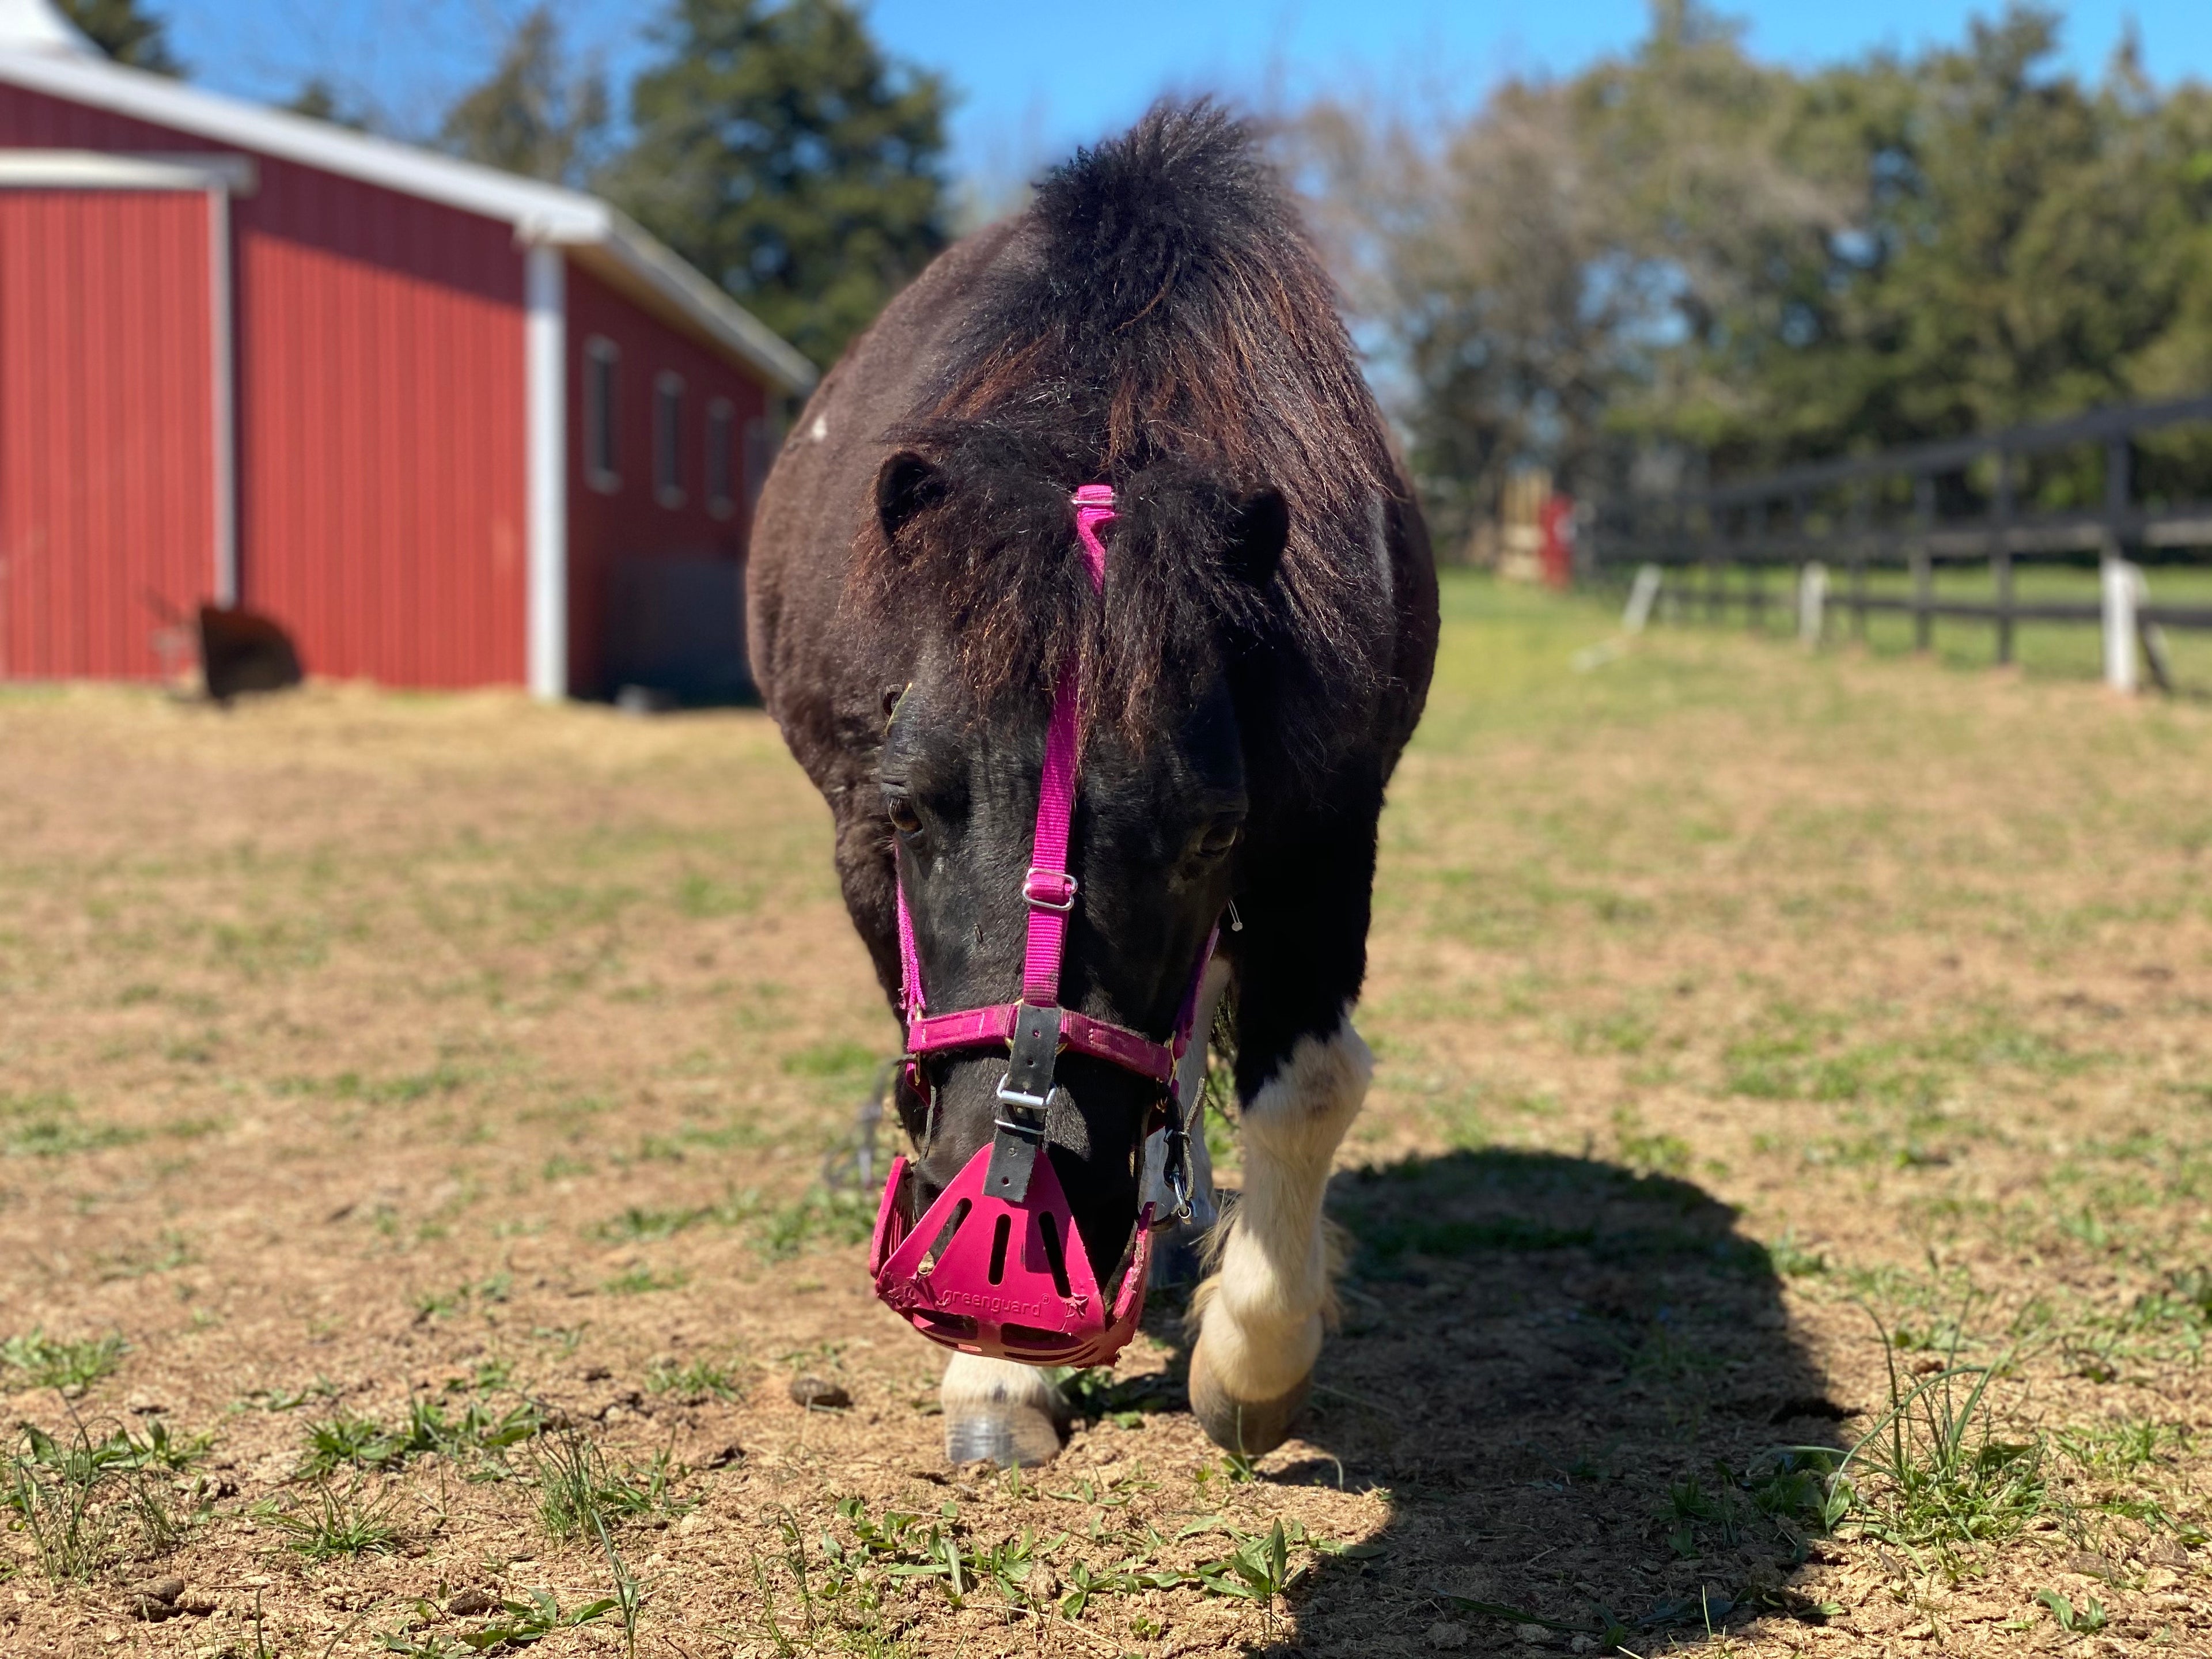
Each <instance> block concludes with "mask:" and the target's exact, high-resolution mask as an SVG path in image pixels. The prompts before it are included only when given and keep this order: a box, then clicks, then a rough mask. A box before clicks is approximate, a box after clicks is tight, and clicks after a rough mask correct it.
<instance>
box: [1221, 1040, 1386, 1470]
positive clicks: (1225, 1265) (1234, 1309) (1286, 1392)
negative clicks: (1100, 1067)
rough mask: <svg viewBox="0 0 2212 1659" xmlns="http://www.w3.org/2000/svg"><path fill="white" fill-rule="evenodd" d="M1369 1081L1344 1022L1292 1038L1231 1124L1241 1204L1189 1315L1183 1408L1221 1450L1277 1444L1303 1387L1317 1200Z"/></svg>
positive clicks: (1331, 1295) (1330, 1292)
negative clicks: (1240, 1163)
mask: <svg viewBox="0 0 2212 1659" xmlns="http://www.w3.org/2000/svg"><path fill="white" fill-rule="evenodd" d="M1373 1070H1374V1058H1373V1056H1372V1055H1370V1054H1369V1053H1368V1051H1367V1045H1366V1044H1365V1043H1364V1042H1361V1041H1360V1038H1359V1033H1358V1032H1357V1031H1355V1030H1352V1021H1351V1018H1349V1016H1347V1017H1346V1018H1345V1020H1344V1021H1343V1023H1342V1024H1340V1025H1339V1026H1338V1027H1337V1029H1336V1030H1335V1032H1334V1035H1333V1036H1328V1037H1326V1038H1320V1037H1311V1036H1308V1037H1302V1038H1300V1039H1299V1040H1298V1042H1297V1045H1296V1046H1295V1047H1293V1048H1291V1054H1290V1057H1289V1059H1287V1060H1285V1062H1284V1063H1283V1065H1282V1066H1280V1068H1279V1069H1278V1070H1277V1072H1276V1073H1275V1074H1274V1075H1273V1077H1271V1078H1270V1079H1268V1080H1267V1082H1266V1083H1265V1084H1264V1085H1262V1086H1261V1089H1260V1091H1259V1093H1258V1094H1257V1095H1255V1097H1253V1098H1252V1100H1251V1101H1250V1102H1249V1103H1247V1104H1246V1105H1245V1107H1244V1109H1243V1112H1242V1113H1241V1114H1240V1115H1241V1118H1242V1121H1243V1159H1244V1190H1243V1197H1242V1198H1241V1199H1240V1200H1239V1201H1238V1202H1237V1205H1236V1206H1235V1207H1234V1208H1233V1209H1231V1211H1230V1212H1229V1213H1228V1216H1227V1218H1225V1220H1224V1221H1223V1222H1222V1223H1221V1224H1220V1225H1221V1226H1222V1227H1223V1228H1224V1229H1225V1235H1224V1236H1223V1237H1222V1238H1221V1239H1220V1241H1219V1248H1218V1252H1217V1253H1216V1260H1217V1261H1218V1266H1217V1267H1216V1268H1215V1269H1214V1271H1213V1273H1212V1275H1211V1276H1210V1277H1208V1278H1207V1279H1206V1281H1205V1282H1204V1283H1203V1284H1201V1285H1200V1286H1199V1287H1198V1293H1197V1295H1196V1297H1194V1299H1193V1302H1192V1304H1191V1307H1192V1319H1193V1322H1194V1325H1195V1327H1196V1328H1197V1331H1198V1340H1197V1343H1196V1345H1195V1346H1194V1347H1193V1348H1192V1350H1191V1356H1190V1407H1191V1410H1192V1412H1193V1413H1194V1414H1195V1415H1196V1417H1197V1418H1198V1421H1199V1425H1200V1427H1202V1428H1203V1429H1205V1431H1206V1433H1207V1434H1208V1435H1209V1436H1211V1437H1212V1439H1213V1442H1214V1443H1215V1444H1216V1445H1218V1446H1221V1447H1223V1448H1225V1449H1227V1450H1230V1451H1233V1452H1241V1453H1243V1455H1246V1456H1250V1457H1256V1456H1258V1455H1260V1454H1261V1453H1262V1452H1267V1451H1272V1450H1273V1449H1275V1448H1276V1447H1277V1446H1279V1445H1280V1444H1282V1443H1283V1442H1284V1440H1285V1439H1286V1438H1287V1437H1289V1434H1290V1431H1291V1419H1293V1418H1295V1417H1296V1416H1297V1413H1298V1409H1299V1407H1302V1406H1304V1404H1305V1401H1306V1395H1307V1392H1308V1391H1309V1389H1311V1387H1312V1385H1313V1368H1314V1360H1315V1359H1316V1357H1317V1356H1318V1355H1319V1354H1320V1352H1321V1339H1322V1326H1323V1324H1324V1323H1325V1322H1328V1321H1329V1320H1331V1319H1333V1318H1334V1316H1335V1312H1336V1307H1335V1291H1334V1285H1333V1284H1332V1282H1331V1279H1332V1275H1333V1273H1334V1266H1335V1264H1334V1261H1332V1260H1331V1252H1330V1249H1329V1246H1328V1239H1327V1237H1325V1236H1324V1234H1323V1231H1322V1213H1321V1204H1322V1189H1323V1188H1325V1187H1326V1186H1327V1185H1328V1174H1329V1168H1330V1165H1331V1164H1333V1163H1334V1160H1335V1157H1336V1149H1337V1146H1338V1144H1339V1143H1340V1141H1342V1140H1343V1139H1344V1133H1345V1131H1346V1129H1348V1128H1349V1127H1351V1125H1352V1119H1353V1118H1354V1117H1355V1116H1357V1115H1358V1111H1359V1106H1360V1103H1361V1102H1362V1101H1363V1100H1364V1099H1365V1098H1366V1096H1367V1080H1368V1078H1369V1076H1370V1073H1372V1072H1373Z"/></svg>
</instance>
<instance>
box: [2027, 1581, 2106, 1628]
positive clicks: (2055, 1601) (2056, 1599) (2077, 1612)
mask: <svg viewBox="0 0 2212 1659" xmlns="http://www.w3.org/2000/svg"><path fill="white" fill-rule="evenodd" d="M2035 1599H2036V1600H2037V1601H2040V1602H2042V1603H2043V1605H2044V1606H2045V1607H2048V1608H2050V1609H2051V1617H2052V1618H2053V1619H2055V1620H2057V1621H2058V1628H2059V1629H2061V1630H2063V1631H2064V1632H2066V1633H2067V1634H2068V1635H2069V1636H2093V1635H2095V1634H2096V1633H2097V1632H2099V1631H2100V1630H2102V1629H2104V1627H2105V1626H2106V1625H2107V1624H2108V1623H2110V1622H2111V1620H2110V1618H2109V1616H2108V1615H2107V1614H2106V1612H2105V1604H2104V1603H2103V1602H2101V1601H2098V1600H2097V1599H2096V1597H2094V1596H2091V1597H2089V1598H2088V1599H2087V1600H2086V1601H2083V1602H2082V1603H2081V1606H2080V1607H2075V1605H2074V1603H2073V1602H2072V1601H2069V1600H2068V1599H2067V1598H2066V1597H2065V1596H2063V1595H2060V1594H2059V1593H2058V1592H2057V1590H2050V1589H2046V1590H2038V1591H2036V1593H2035Z"/></svg>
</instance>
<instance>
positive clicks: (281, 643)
mask: <svg viewBox="0 0 2212 1659" xmlns="http://www.w3.org/2000/svg"><path fill="white" fill-rule="evenodd" d="M200 671H201V672H202V673H203V674H204V676H205V677H206V679H207V694H208V696H209V697H210V698H211V699H212V700H213V701H215V702H229V701H230V700H231V699H232V698H233V697H234V696H238V695H239V694H240V692H243V691H282V690H285V689H287V688H288V687H290V686H295V685H297V684H299V683H300V679H301V674H300V653H298V652H297V651H295V650H294V649H293V648H292V638H291V635H289V634H287V633H286V632H285V631H284V630H283V629H281V628H279V627H278V626H277V625H276V623H273V622H271V621H270V620H269V618H268V617H262V616H257V615H255V614H254V613H253V612H252V611H240V610H237V609H234V608H227V607H225V606H222V605H202V606H201V607H200Z"/></svg>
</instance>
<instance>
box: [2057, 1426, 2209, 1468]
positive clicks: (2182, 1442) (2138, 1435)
mask: <svg viewBox="0 0 2212 1659" xmlns="http://www.w3.org/2000/svg"><path fill="white" fill-rule="evenodd" d="M2189 1439H2190V1436H2189V1430H2188V1427H2187V1425H2184V1424H2179V1423H2157V1422H2153V1421H2151V1420H2150V1419H2147V1418H2124V1419H2118V1420H2117V1421H2113V1422H2109V1423H2097V1424H2092V1425H2087V1426H2086V1427H2082V1428H2078V1429H2061V1430H2059V1431H2057V1433H2055V1434H2054V1435H2052V1436H2051V1440H2052V1443H2054V1444H2055V1445H2056V1446H2057V1449H2059V1450H2060V1451H2062V1452H2063V1453H2064V1454H2065V1455H2067V1456H2069V1457H2070V1458H2072V1459H2073V1460H2074V1462H2076V1463H2079V1464H2080V1465H2081V1467H2082V1468H2085V1469H2094V1470H2105V1471H2111V1472H2114V1473H2118V1474H2125V1473H2128V1472H2130V1471H2131V1470H2135V1469H2139V1468H2142V1467H2143V1466H2144V1465H2145V1464H2148V1463H2156V1462H2164V1461H2166V1451H2165V1448H2166V1447H2168V1446H2171V1447H2172V1449H2175V1450H2177V1451H2179V1450H2185V1449H2187V1448H2188V1445H2189Z"/></svg>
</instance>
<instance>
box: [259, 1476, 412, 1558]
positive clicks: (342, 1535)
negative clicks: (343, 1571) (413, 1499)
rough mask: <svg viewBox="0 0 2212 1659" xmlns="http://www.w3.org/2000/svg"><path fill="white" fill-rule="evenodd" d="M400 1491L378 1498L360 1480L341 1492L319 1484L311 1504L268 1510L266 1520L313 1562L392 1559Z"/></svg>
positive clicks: (293, 1548) (294, 1549) (291, 1547)
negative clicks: (370, 1557)
mask: <svg viewBox="0 0 2212 1659" xmlns="http://www.w3.org/2000/svg"><path fill="white" fill-rule="evenodd" d="M398 1504H399V1492H398V1489H397V1488H396V1487H394V1488H387V1489H386V1490H385V1491H384V1492H380V1493H378V1492H371V1491H370V1490H369V1489H368V1487H367V1486H365V1485H364V1483H363V1482H362V1481H360V1480H355V1481H354V1482H353V1484H352V1485H350V1486H348V1487H347V1488H346V1490H345V1491H343V1492H340V1491H338V1490H337V1488H336V1487H334V1486H331V1483H330V1482H329V1481H328V1480H321V1481H318V1482H317V1483H316V1486H315V1489H314V1495H313V1501H312V1502H310V1503H308V1504H306V1505H304V1506H302V1507H300V1508H296V1509H295V1508H281V1507H276V1506H273V1505H272V1506H268V1507H264V1509H262V1510H261V1511H260V1514H261V1516H262V1518H263V1519H264V1520H266V1521H267V1522H269V1524H270V1526H272V1527H274V1528H276V1529H277V1531H279V1532H281V1533H283V1534H285V1539H286V1543H285V1547H286V1548H287V1549H289V1550H290V1551H292V1552H293V1553H295V1554H296V1555H301V1556H304V1557H306V1558H307V1559H308V1560H310V1561H331V1560H335V1559H338V1558H340V1557H342V1556H358V1555H388V1554H390V1553H392V1551H393V1550H395V1549H397V1548H398V1544H399V1526H398V1522H397V1521H396V1520H395V1519H394V1516H395V1514H396V1512H397V1510H398Z"/></svg>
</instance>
